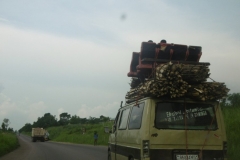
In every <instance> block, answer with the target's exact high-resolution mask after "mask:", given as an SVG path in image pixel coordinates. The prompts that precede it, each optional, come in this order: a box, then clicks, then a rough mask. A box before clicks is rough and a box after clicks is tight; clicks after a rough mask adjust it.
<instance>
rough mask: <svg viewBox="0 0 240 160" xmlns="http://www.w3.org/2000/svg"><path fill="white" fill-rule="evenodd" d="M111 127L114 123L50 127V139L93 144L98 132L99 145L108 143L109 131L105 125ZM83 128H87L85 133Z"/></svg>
mask: <svg viewBox="0 0 240 160" xmlns="http://www.w3.org/2000/svg"><path fill="white" fill-rule="evenodd" d="M105 126H107V127H109V128H111V126H112V123H110V122H108V123H104V124H93V125H90V124H88V125H67V126H63V127H51V128H48V129H47V130H48V132H49V133H50V139H51V140H53V141H57V142H70V143H78V144H93V141H94V139H93V135H94V132H95V131H96V132H97V133H98V145H107V142H108V136H109V134H108V133H105V131H104V127H105ZM82 128H85V129H86V132H85V133H83V131H82Z"/></svg>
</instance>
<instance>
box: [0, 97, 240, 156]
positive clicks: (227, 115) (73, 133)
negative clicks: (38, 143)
mask: <svg viewBox="0 0 240 160" xmlns="http://www.w3.org/2000/svg"><path fill="white" fill-rule="evenodd" d="M221 108H222V111H223V116H224V121H225V126H226V132H227V145H228V159H229V160H235V159H239V158H240V152H239V151H240V144H239V142H240V135H239V133H240V127H239V126H240V118H239V115H240V93H234V94H229V95H228V97H227V98H226V99H223V101H222V102H221ZM113 116H115V115H113ZM8 122H9V121H8V120H6V119H5V121H4V123H3V124H2V129H1V130H0V144H1V145H0V157H1V156H2V155H4V154H6V153H8V152H10V151H12V150H13V149H15V148H17V147H18V146H19V144H18V140H17V136H16V134H14V132H13V129H12V128H8V129H7V126H8ZM112 125H113V121H112V120H111V119H110V118H109V117H105V116H100V117H99V118H95V117H89V118H88V119H87V118H80V117H78V116H76V115H74V116H71V115H69V114H68V113H62V114H60V119H59V121H57V119H56V117H55V116H53V115H51V114H50V113H46V114H44V116H43V117H39V118H38V120H37V121H36V122H34V123H33V124H30V123H27V124H25V126H23V127H22V128H21V129H20V130H19V132H21V134H26V135H28V136H31V130H32V128H34V127H41V128H44V129H47V131H48V132H49V133H50V140H51V141H56V142H67V143H77V144H89V145H93V141H94V139H93V135H94V132H97V133H98V145H107V142H108V136H109V133H106V132H107V131H110V130H111V127H112ZM3 129H4V132H3Z"/></svg>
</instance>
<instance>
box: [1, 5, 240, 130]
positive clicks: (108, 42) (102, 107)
mask: <svg viewBox="0 0 240 160" xmlns="http://www.w3.org/2000/svg"><path fill="white" fill-rule="evenodd" d="M239 8H240V1H239V0H211V1H208V2H206V1H192V0H182V1H179V0H171V1H169V0H148V1H146V0H130V1H129V0H121V1H116V0H94V1H91V2H90V1H83V0H68V1H63V0H58V1H55V0H21V1H19V0H0V123H2V121H3V119H4V118H8V119H9V120H10V125H9V127H11V128H13V129H14V130H19V129H20V128H22V127H23V126H24V125H25V124H26V123H31V124H32V123H33V122H34V121H37V118H38V117H42V116H43V115H44V114H45V113H51V114H52V115H55V116H56V118H58V119H59V114H61V113H63V112H67V113H68V114H71V115H72V116H73V115H77V116H79V117H80V118H89V117H90V116H91V117H100V116H101V115H104V116H108V117H111V118H114V117H115V116H116V113H117V111H118V109H119V107H120V104H121V101H123V102H124V103H125V94H126V93H127V91H129V89H130V86H129V83H130V80H131V78H130V77H127V73H128V72H129V68H130V62H131V57H132V52H139V51H140V47H141V43H142V42H143V41H145V42H146V41H148V40H153V41H154V42H156V43H159V42H160V40H161V39H166V40H167V41H168V43H175V44H185V45H196V46H201V47H202V52H203V54H202V57H201V59H200V62H210V64H211V65H210V67H209V68H210V73H211V75H210V77H211V79H213V80H214V81H218V82H223V83H225V84H226V86H227V88H229V89H230V92H229V93H239V92H240V83H239V81H240V76H239V73H240V63H239V59H240V48H239V47H240V21H239V17H240V10H239Z"/></svg>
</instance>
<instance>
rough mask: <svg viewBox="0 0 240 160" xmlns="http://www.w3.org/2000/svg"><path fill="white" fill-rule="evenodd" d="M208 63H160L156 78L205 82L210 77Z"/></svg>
mask: <svg viewBox="0 0 240 160" xmlns="http://www.w3.org/2000/svg"><path fill="white" fill-rule="evenodd" d="M208 72H209V68H208V66H207V65H199V64H173V63H171V62H169V63H167V64H160V65H158V66H157V67H156V71H155V76H156V79H161V78H166V79H168V80H175V79H182V80H184V81H186V82H188V83H196V82H204V81H206V80H207V78H208V77H209V75H210V74H209V73H208Z"/></svg>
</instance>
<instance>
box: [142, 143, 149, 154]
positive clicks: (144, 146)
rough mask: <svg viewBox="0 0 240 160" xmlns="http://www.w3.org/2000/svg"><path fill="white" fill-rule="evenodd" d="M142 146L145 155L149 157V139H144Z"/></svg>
mask: <svg viewBox="0 0 240 160" xmlns="http://www.w3.org/2000/svg"><path fill="white" fill-rule="evenodd" d="M142 147H143V157H144V158H147V157H149V141H148V140H143V142H142Z"/></svg>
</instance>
